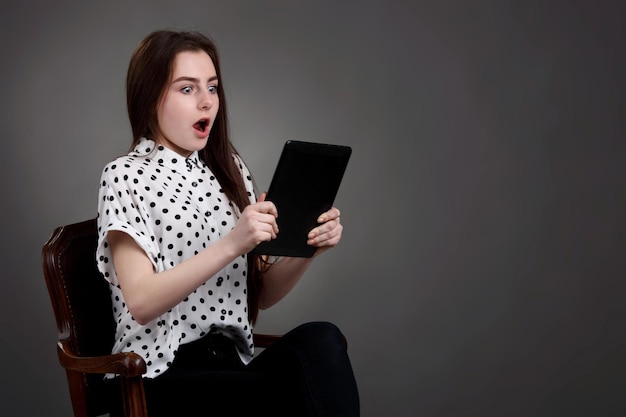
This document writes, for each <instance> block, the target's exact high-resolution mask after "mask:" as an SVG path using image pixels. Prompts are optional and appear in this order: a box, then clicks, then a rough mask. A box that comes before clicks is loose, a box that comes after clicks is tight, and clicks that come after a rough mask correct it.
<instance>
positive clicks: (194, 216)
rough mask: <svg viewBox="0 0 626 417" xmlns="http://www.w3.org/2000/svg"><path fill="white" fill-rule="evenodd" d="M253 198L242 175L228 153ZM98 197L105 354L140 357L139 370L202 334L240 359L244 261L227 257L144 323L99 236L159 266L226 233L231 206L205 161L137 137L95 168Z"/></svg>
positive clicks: (244, 355)
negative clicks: (106, 305)
mask: <svg viewBox="0 0 626 417" xmlns="http://www.w3.org/2000/svg"><path fill="white" fill-rule="evenodd" d="M234 158H236V160H237V161H238V162H239V166H240V168H241V171H242V175H243V177H244V182H245V184H246V188H247V189H248V193H249V195H250V199H251V201H252V202H254V192H253V185H252V181H251V179H250V174H249V172H248V170H247V168H246V167H245V165H243V163H242V162H241V160H240V159H239V158H237V157H236V156H234ZM98 201H99V203H98V230H99V241H98V248H97V254H96V258H97V262H98V268H99V269H100V271H101V272H102V274H103V275H104V277H105V279H106V280H107V281H108V282H109V283H110V284H111V285H110V289H111V297H112V301H113V314H114V317H115V322H116V325H117V328H116V341H115V345H114V347H113V353H116V352H121V351H133V352H136V353H138V354H139V355H141V356H143V358H144V359H145V360H146V363H147V374H146V376H147V377H149V378H153V377H155V376H158V375H160V374H162V373H163V372H165V370H166V369H167V368H168V366H169V364H170V363H171V362H172V360H173V359H174V355H175V354H176V351H177V349H178V348H179V346H180V345H181V344H184V343H188V342H192V341H194V340H197V339H199V338H201V337H202V336H204V335H206V334H207V333H221V334H225V335H226V336H228V337H230V338H231V339H233V340H234V341H235V343H236V345H237V348H238V351H239V355H240V357H241V359H242V361H243V362H244V363H248V362H249V361H250V360H251V359H252V354H253V349H254V346H253V344H252V329H251V325H250V323H249V321H248V311H247V299H246V292H247V291H246V272H247V262H246V257H245V255H243V256H241V257H239V258H237V259H235V260H234V261H233V262H231V263H230V264H229V265H227V266H226V267H225V268H224V269H222V270H221V271H220V272H219V273H218V274H216V275H215V276H213V277H212V278H211V279H209V280H208V281H206V282H205V283H203V284H202V285H201V286H200V287H199V288H197V289H196V290H195V291H194V292H193V293H191V294H190V295H189V296H188V297H187V298H186V299H185V300H184V301H183V302H181V303H180V304H179V305H177V306H176V307H174V308H172V309H171V310H170V311H168V312H166V313H165V314H163V315H162V316H160V317H158V318H156V319H154V320H152V321H151V322H150V323H148V324H146V325H140V324H139V323H137V322H136V321H135V319H134V318H133V317H132V315H131V313H130V312H129V310H128V308H126V304H125V302H124V297H123V295H122V292H121V290H120V286H119V281H118V279H117V276H116V274H115V269H114V268H113V262H112V260H111V252H110V249H109V245H108V241H107V236H108V232H109V231H111V230H116V231H121V232H124V233H127V234H128V235H129V236H131V237H132V238H133V239H134V240H135V242H137V244H138V245H139V246H140V247H141V248H142V249H143V250H144V251H145V253H146V255H147V256H148V257H149V258H150V260H151V261H152V264H153V266H154V269H155V271H157V272H162V271H165V270H167V269H169V268H172V267H174V266H176V265H178V264H179V263H181V262H182V261H183V260H185V259H187V258H189V257H191V256H193V255H195V254H197V253H199V252H200V251H202V250H203V249H204V248H206V247H208V246H209V245H211V244H212V243H213V242H215V241H217V240H218V239H220V237H221V236H223V235H225V234H226V233H228V232H229V231H230V230H231V229H232V228H233V227H234V226H235V223H236V221H237V214H238V211H237V209H236V207H235V206H234V205H233V204H231V203H230V201H229V200H228V198H227V197H226V195H225V194H224V193H223V192H222V191H221V187H220V184H219V183H218V181H217V179H216V178H215V177H214V176H213V174H212V173H211V171H210V170H209V168H208V167H207V166H206V165H205V164H204V162H202V160H201V159H200V158H199V157H198V153H197V152H194V153H193V154H192V155H191V156H190V157H188V158H185V157H182V156H180V155H179V154H177V153H176V152H174V151H172V150H170V149H168V148H165V147H163V146H157V145H156V144H155V142H153V141H152V140H149V139H145V138H144V139H142V140H141V141H140V143H139V144H138V145H137V146H136V148H135V149H134V150H133V151H132V152H130V153H129V154H128V155H126V156H122V157H119V158H117V159H116V160H114V161H112V162H110V163H109V164H107V165H106V167H105V168H104V170H103V171H102V177H101V181H100V190H99V200H98Z"/></svg>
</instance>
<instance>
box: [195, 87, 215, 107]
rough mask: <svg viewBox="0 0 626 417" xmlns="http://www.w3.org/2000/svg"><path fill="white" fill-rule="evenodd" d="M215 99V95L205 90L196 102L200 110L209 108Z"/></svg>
mask: <svg viewBox="0 0 626 417" xmlns="http://www.w3.org/2000/svg"><path fill="white" fill-rule="evenodd" d="M215 100H217V97H216V95H215V94H211V93H210V92H208V91H206V90H205V91H204V93H202V95H201V96H200V99H199V102H198V104H199V107H200V108H201V109H202V110H209V109H210V108H211V107H213V105H214V104H215Z"/></svg>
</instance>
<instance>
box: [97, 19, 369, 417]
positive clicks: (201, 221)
mask: <svg viewBox="0 0 626 417" xmlns="http://www.w3.org/2000/svg"><path fill="white" fill-rule="evenodd" d="M126 89H127V106H128V114H129V119H130V123H131V127H132V133H133V143H132V146H131V151H130V152H129V154H128V155H126V156H122V157H119V158H117V159H115V160H114V161H112V162H110V163H109V164H107V165H106V167H105V168H104V170H103V172H102V178H101V183H100V191H99V204H98V213H99V216H98V222H99V223H98V226H99V233H100V238H99V244H98V250H97V261H98V266H99V268H100V270H101V272H102V273H103V275H104V277H105V279H106V280H107V281H108V282H109V283H110V284H111V285H110V288H111V296H112V300H113V314H114V317H115V321H116V323H117V331H116V342H115V345H114V347H113V351H114V352H120V351H134V352H136V353H138V354H140V355H142V356H143V357H144V359H145V361H146V363H147V373H146V375H145V378H144V386H145V389H146V398H147V402H148V408H149V415H150V416H151V417H152V416H161V415H164V416H173V415H181V416H192V415H207V416H209V415H221V414H225V413H228V415H229V416H237V415H248V414H249V413H252V412H255V413H257V414H260V415H289V416H295V415H298V416H321V415H324V416H340V415H341V416H357V415H359V401H358V393H357V388H356V383H355V379H354V375H353V372H352V368H351V365H350V361H349V358H348V355H347V352H346V345H345V342H344V340H343V337H342V335H341V333H340V331H339V330H338V329H337V328H336V327H335V326H334V325H332V324H330V323H324V322H319V323H318V322H316V323H307V324H304V325H302V326H299V327H297V328H296V329H294V330H292V331H290V332H288V333H287V334H286V335H285V336H284V337H283V338H282V339H281V340H280V341H279V342H277V343H276V344H275V345H273V346H271V347H270V348H268V349H266V350H264V351H263V352H262V353H261V354H259V355H257V356H254V345H253V342H252V325H253V323H254V320H255V319H256V315H257V311H258V309H259V308H260V309H265V308H269V307H271V306H272V305H274V304H275V303H276V302H278V301H279V300H281V299H282V298H283V297H284V296H285V295H287V293H289V291H290V290H291V289H292V288H293V286H294V285H296V283H297V282H298V280H299V279H300V277H301V276H302V274H303V273H304V272H305V271H306V269H307V267H308V266H309V265H310V263H311V262H312V260H313V258H315V257H317V255H319V254H320V253H322V252H324V251H325V250H327V249H329V248H332V247H334V246H336V245H337V244H338V243H339V241H340V240H341V235H342V229H343V227H342V225H341V221H340V213H339V210H337V209H336V208H332V209H330V210H329V211H328V212H326V213H324V214H322V215H321V216H320V218H319V219H318V221H319V226H317V227H316V228H314V229H313V230H311V232H310V234H309V244H310V245H312V246H315V247H316V248H317V250H316V253H315V256H314V257H313V258H311V259H305V258H282V259H280V260H279V261H277V262H275V263H273V264H269V263H268V262H267V259H261V258H258V257H256V256H253V255H249V254H248V252H249V251H250V250H251V249H252V248H254V247H255V246H256V245H257V244H259V243H260V242H262V241H267V240H270V239H273V238H275V237H276V236H277V234H278V233H280V230H278V227H277V223H276V218H277V216H278V215H279V213H278V212H277V210H276V207H275V206H274V204H272V203H271V202H269V201H265V195H264V194H261V195H260V196H259V198H258V199H257V198H256V196H255V193H254V187H253V182H252V178H251V175H250V173H249V172H248V169H247V167H246V165H245V164H244V162H243V160H242V158H241V157H240V156H239V155H238V154H237V152H236V150H235V149H234V147H233V145H232V143H231V142H230V139H229V134H228V122H227V112H226V101H225V95H224V87H223V82H222V78H221V73H220V67H219V59H218V54H217V50H216V47H215V45H214V43H213V42H212V41H211V40H210V39H208V38H207V37H205V36H204V35H202V34H200V33H197V32H178V31H157V32H154V33H151V34H150V35H148V36H147V37H146V38H145V39H144V40H143V41H142V42H141V43H140V44H139V46H138V47H137V49H136V50H135V52H134V54H133V56H132V58H131V61H130V64H129V68H128V74H127V81H126ZM115 383H116V379H111V384H113V385H114V384H115ZM116 394H117V396H118V397H119V392H118V393H116ZM114 398H115V395H114Z"/></svg>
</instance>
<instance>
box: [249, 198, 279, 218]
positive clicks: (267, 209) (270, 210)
mask: <svg viewBox="0 0 626 417" xmlns="http://www.w3.org/2000/svg"><path fill="white" fill-rule="evenodd" d="M248 207H250V210H254V211H256V212H258V213H264V214H271V215H272V216H274V217H278V210H277V209H276V205H275V204H274V203H272V202H271V201H260V202H257V203H256V204H253V205H251V206H248Z"/></svg>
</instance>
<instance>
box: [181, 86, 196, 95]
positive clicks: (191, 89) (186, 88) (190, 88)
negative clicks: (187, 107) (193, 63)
mask: <svg viewBox="0 0 626 417" xmlns="http://www.w3.org/2000/svg"><path fill="white" fill-rule="evenodd" d="M180 91H181V92H182V93H183V94H191V92H193V88H192V87H190V86H185V87H183V88H181V89H180Z"/></svg>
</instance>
